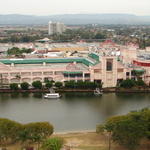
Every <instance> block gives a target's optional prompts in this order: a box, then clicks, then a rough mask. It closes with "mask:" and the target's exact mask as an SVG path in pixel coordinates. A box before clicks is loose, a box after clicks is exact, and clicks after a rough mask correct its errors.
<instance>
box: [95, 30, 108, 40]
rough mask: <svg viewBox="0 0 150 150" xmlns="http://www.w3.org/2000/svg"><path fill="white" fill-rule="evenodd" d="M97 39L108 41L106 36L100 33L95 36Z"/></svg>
mask: <svg viewBox="0 0 150 150" xmlns="http://www.w3.org/2000/svg"><path fill="white" fill-rule="evenodd" d="M95 39H106V36H105V35H104V34H102V33H100V32H99V33H97V34H96V35H95Z"/></svg>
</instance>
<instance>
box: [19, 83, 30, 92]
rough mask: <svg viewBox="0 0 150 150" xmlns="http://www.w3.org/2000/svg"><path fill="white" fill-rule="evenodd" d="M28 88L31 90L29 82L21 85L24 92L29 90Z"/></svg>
mask: <svg viewBox="0 0 150 150" xmlns="http://www.w3.org/2000/svg"><path fill="white" fill-rule="evenodd" d="M28 88H29V83H27V82H23V83H21V89H22V90H27V89H28Z"/></svg>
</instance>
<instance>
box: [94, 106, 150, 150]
mask: <svg viewBox="0 0 150 150" xmlns="http://www.w3.org/2000/svg"><path fill="white" fill-rule="evenodd" d="M96 132H97V133H98V134H103V133H104V132H108V133H109V150H110V149H111V141H113V142H114V143H117V144H120V145H122V146H124V147H126V148H127V149H129V150H135V149H137V148H138V146H139V145H140V142H141V141H142V140H150V109H149V108H143V109H141V110H139V111H131V112H130V113H128V114H126V115H121V116H112V117H109V118H108V119H107V120H106V124H104V125H103V124H100V125H97V127H96Z"/></svg>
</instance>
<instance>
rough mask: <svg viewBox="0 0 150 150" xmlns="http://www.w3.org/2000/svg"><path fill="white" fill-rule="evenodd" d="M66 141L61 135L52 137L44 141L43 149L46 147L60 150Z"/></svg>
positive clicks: (49, 149) (51, 149)
mask: <svg viewBox="0 0 150 150" xmlns="http://www.w3.org/2000/svg"><path fill="white" fill-rule="evenodd" d="M64 143H65V141H64V140H63V139H62V138H60V137H54V138H50V139H47V140H46V141H45V142H44V143H43V145H42V149H43V150H45V149H46V150H60V149H61V148H62V146H63V144H64Z"/></svg>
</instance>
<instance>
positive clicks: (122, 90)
mask: <svg viewBox="0 0 150 150" xmlns="http://www.w3.org/2000/svg"><path fill="white" fill-rule="evenodd" d="M55 91H56V92H94V90H91V89H55ZM102 91H103V92H104V93H150V88H149V87H148V88H146V89H121V90H116V88H105V89H102ZM0 93H49V90H48V89H42V90H37V89H29V90H21V89H18V90H11V89H0Z"/></svg>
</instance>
